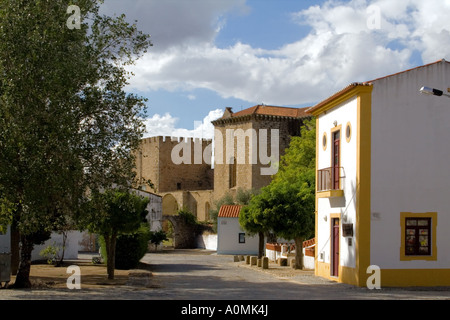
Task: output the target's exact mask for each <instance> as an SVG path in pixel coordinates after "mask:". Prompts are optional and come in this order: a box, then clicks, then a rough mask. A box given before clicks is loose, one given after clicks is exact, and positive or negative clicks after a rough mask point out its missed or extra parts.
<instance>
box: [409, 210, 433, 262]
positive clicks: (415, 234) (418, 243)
mask: <svg viewBox="0 0 450 320" xmlns="http://www.w3.org/2000/svg"><path fill="white" fill-rule="evenodd" d="M430 226H431V218H406V227H405V230H406V234H405V237H406V238H405V255H414V256H418V255H430V254H431V247H430V244H431V228H430Z"/></svg>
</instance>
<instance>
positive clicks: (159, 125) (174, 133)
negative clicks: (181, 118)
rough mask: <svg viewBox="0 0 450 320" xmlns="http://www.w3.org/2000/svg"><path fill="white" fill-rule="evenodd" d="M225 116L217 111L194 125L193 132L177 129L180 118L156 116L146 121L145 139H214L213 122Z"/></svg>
mask: <svg viewBox="0 0 450 320" xmlns="http://www.w3.org/2000/svg"><path fill="white" fill-rule="evenodd" d="M222 115H223V110H221V109H216V110H212V111H210V112H209V113H208V115H207V116H206V117H205V118H203V120H199V121H196V122H195V123H193V128H194V129H192V130H189V129H184V128H177V127H176V124H177V122H178V118H176V117H173V116H172V115H170V114H169V113H166V114H164V115H163V116H161V115H159V114H155V115H153V116H152V117H150V118H147V119H145V120H144V123H145V126H146V133H145V135H144V138H147V137H155V136H170V137H183V138H185V137H193V138H203V139H213V137H214V126H213V125H212V123H211V121H213V120H216V119H218V118H220V117H221V116H222Z"/></svg>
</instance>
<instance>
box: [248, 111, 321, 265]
mask: <svg viewBox="0 0 450 320" xmlns="http://www.w3.org/2000/svg"><path fill="white" fill-rule="evenodd" d="M314 121H315V120H310V121H305V125H304V126H302V128H301V136H300V137H292V139H291V142H290V145H289V148H288V149H287V150H286V153H285V155H284V156H283V157H282V158H281V161H280V166H279V170H278V172H277V174H276V175H275V176H274V177H273V179H272V181H271V183H270V184H269V185H268V186H266V187H263V188H262V189H261V193H260V194H258V195H256V196H255V197H253V198H252V199H251V200H250V204H249V206H248V207H247V208H245V210H243V213H244V214H243V217H242V220H241V219H240V223H241V226H243V228H244V229H246V230H249V231H250V232H253V233H256V232H267V231H268V230H271V231H273V232H274V233H275V234H276V235H277V236H278V237H282V238H284V239H287V240H291V239H293V240H294V241H295V245H296V256H295V261H296V264H295V266H296V268H303V252H302V242H303V241H304V240H305V239H307V238H308V237H310V236H312V235H313V230H314V206H315V143H316V142H315V141H316V134H315V122H314Z"/></svg>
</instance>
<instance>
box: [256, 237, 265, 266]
mask: <svg viewBox="0 0 450 320" xmlns="http://www.w3.org/2000/svg"><path fill="white" fill-rule="evenodd" d="M258 235H259V246H258V258H259V259H261V258H262V257H264V256H265V254H264V233H263V232H258Z"/></svg>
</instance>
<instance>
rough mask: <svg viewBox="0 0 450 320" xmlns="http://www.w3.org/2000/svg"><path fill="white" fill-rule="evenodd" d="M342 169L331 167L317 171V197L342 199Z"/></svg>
mask: <svg viewBox="0 0 450 320" xmlns="http://www.w3.org/2000/svg"><path fill="white" fill-rule="evenodd" d="M343 172H344V168H343V167H331V168H325V169H321V170H318V171H317V197H318V198H335V197H343V196H344V190H343V188H342V178H344V175H343Z"/></svg>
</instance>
